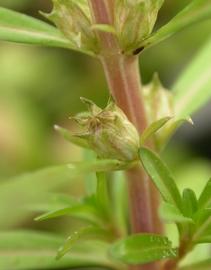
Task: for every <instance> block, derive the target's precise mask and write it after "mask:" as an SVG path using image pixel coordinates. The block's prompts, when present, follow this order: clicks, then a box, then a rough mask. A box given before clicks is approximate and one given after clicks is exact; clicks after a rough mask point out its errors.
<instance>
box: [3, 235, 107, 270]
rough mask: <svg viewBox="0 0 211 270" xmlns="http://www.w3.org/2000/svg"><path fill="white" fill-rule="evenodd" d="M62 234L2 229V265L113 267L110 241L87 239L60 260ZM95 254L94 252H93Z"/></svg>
mask: <svg viewBox="0 0 211 270" xmlns="http://www.w3.org/2000/svg"><path fill="white" fill-rule="evenodd" d="M63 242H64V239H63V238H62V237H59V236H56V235H52V234H48V233H41V232H34V231H3V232H0V258H1V259H0V269H2V270H3V269H4V270H6V269H9V270H26V269H27V270H34V269H36V270H38V269H49V270H50V269H63V268H68V269H69V268H76V267H88V266H90V267H92V266H93V267H94V266H102V267H103V266H104V267H112V263H111V262H110V261H108V259H107V256H106V251H107V248H108V245H107V244H106V243H99V242H95V243H91V242H89V243H88V242H86V243H83V245H80V244H78V245H76V246H75V247H74V249H73V250H72V253H71V254H70V255H69V254H67V256H66V257H65V258H63V260H60V261H56V260H55V256H56V253H57V249H58V247H59V246H60V245H62V243H63ZM93 254H94V256H93Z"/></svg>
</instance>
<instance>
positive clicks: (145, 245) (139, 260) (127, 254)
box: [110, 234, 177, 264]
mask: <svg viewBox="0 0 211 270" xmlns="http://www.w3.org/2000/svg"><path fill="white" fill-rule="evenodd" d="M110 254H111V256H112V257H113V258H115V259H117V260H119V261H121V262H123V263H126V264H145V263H149V262H153V261H156V260H161V259H167V258H175V257H176V256H177V250H176V249H174V248H172V246H171V242H170V241H169V240H168V238H167V237H164V236H160V235H154V234H136V235H133V236H129V237H128V238H125V239H122V240H120V241H118V242H116V243H114V244H113V246H112V247H111V248H110Z"/></svg>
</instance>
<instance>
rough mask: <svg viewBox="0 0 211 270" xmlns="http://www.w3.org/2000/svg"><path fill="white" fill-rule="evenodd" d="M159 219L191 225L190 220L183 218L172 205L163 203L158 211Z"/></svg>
mask: <svg viewBox="0 0 211 270" xmlns="http://www.w3.org/2000/svg"><path fill="white" fill-rule="evenodd" d="M159 214H160V217H161V218H162V219H163V220H165V221H167V222H175V223H193V220H192V219H191V218H188V217H185V216H184V215H183V214H182V213H181V212H180V211H179V210H178V208H176V207H175V206H174V205H172V204H170V203H166V202H163V203H162V204H161V206H160V209H159Z"/></svg>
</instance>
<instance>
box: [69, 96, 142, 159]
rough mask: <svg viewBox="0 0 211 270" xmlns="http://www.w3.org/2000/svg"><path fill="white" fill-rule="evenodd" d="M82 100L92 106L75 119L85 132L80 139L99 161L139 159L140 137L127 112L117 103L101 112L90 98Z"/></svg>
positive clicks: (110, 104)
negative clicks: (86, 143) (100, 159)
mask: <svg viewBox="0 0 211 270" xmlns="http://www.w3.org/2000/svg"><path fill="white" fill-rule="evenodd" d="M82 101H83V102H84V103H86V104H87V105H88V108H89V113H85V114H84V113H83V114H79V115H77V116H76V117H74V118H73V119H74V120H75V121H77V123H79V124H80V125H81V126H83V128H84V129H85V131H84V132H83V133H81V134H80V135H77V137H78V136H80V138H83V139H84V140H85V141H86V142H88V145H89V146H90V148H91V149H93V150H94V151H95V152H96V153H97V155H98V157H99V158H109V159H110V158H113V159H118V160H121V161H133V160H136V159H138V149H139V146H140V139H139V134H138V132H137V130H136V128H135V127H134V126H133V124H132V123H131V122H130V121H129V120H128V119H127V117H126V115H125V114H124V113H123V111H122V110H121V109H120V108H118V107H117V106H116V105H115V104H114V103H113V102H111V103H109V104H108V105H107V107H106V108H105V109H101V108H99V107H98V106H96V105H95V104H94V103H93V102H92V101H89V100H87V99H82Z"/></svg>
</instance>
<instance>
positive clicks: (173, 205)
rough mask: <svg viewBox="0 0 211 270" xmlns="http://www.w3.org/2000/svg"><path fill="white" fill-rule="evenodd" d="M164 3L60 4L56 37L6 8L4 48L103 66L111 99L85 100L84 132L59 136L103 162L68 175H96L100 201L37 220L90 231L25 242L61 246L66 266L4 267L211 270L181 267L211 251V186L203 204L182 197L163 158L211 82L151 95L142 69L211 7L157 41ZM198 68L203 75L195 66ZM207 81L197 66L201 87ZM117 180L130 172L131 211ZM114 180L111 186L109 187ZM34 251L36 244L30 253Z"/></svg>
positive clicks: (27, 264) (189, 15)
mask: <svg viewBox="0 0 211 270" xmlns="http://www.w3.org/2000/svg"><path fill="white" fill-rule="evenodd" d="M163 3H164V0H53V11H52V12H51V13H50V14H43V15H44V16H45V17H47V18H48V19H49V20H50V21H51V22H53V23H54V24H55V26H56V27H53V26H50V25H48V24H47V23H44V22H41V21H38V20H36V19H33V18H30V17H27V16H25V15H21V14H19V13H16V12H14V11H10V10H7V9H4V8H0V39H2V40H5V41H14V42H22V43H30V44H39V45H47V46H56V47H63V48H67V49H72V50H76V51H79V52H81V53H86V54H88V55H90V56H91V57H96V58H97V59H99V61H100V62H101V63H102V67H103V69H104V72H105V77H106V80H107V82H108V87H109V91H110V95H111V97H112V98H111V101H109V103H108V104H107V106H105V108H104V109H101V108H99V107H98V106H97V105H95V104H94V103H93V102H92V101H89V100H87V99H85V98H82V101H83V102H84V103H85V105H86V106H87V108H88V111H87V112H83V113H80V114H79V115H76V116H75V117H73V120H74V121H76V122H77V123H78V125H79V126H80V128H81V132H79V133H77V134H73V133H71V131H68V130H66V129H64V128H62V127H59V126H56V130H58V131H59V132H60V133H61V134H62V135H63V136H64V137H65V138H66V139H68V140H69V141H70V142H72V143H74V144H76V145H79V146H80V147H82V148H86V149H90V150H91V151H94V152H95V153H96V159H95V160H92V161H82V162H81V163H76V164H69V165H68V167H66V170H67V172H66V173H67V174H68V175H69V177H70V178H73V177H77V176H81V175H85V174H86V173H90V172H91V173H94V174H96V183H95V184H96V185H95V192H94V193H92V194H90V193H87V194H85V196H84V198H82V199H80V200H77V199H75V198H66V199H65V200H64V198H63V200H62V199H61V204H60V205H62V206H63V207H62V208H61V209H55V210H51V211H50V212H48V213H44V214H43V215H42V216H40V217H38V218H37V219H36V220H44V219H48V218H54V217H59V216H62V215H68V216H74V217H77V218H79V219H82V220H85V221H86V222H85V223H84V224H85V225H84V227H83V228H82V229H81V228H80V229H79V230H78V231H76V232H75V233H74V234H72V235H71V236H70V237H69V238H68V239H67V240H66V241H65V242H64V243H63V244H62V243H61V240H60V238H59V237H58V238H50V236H44V235H42V236H40V235H39V234H37V235H36V234H33V235H31V234H30V233H26V234H25V235H21V237H26V239H28V242H27V243H29V242H30V243H32V242H33V239H40V248H41V249H43V250H47V251H48V250H49V249H50V250H52V249H53V248H55V247H59V246H60V245H61V247H60V248H59V249H58V254H57V259H60V260H59V261H56V260H54V258H53V255H51V256H49V253H48V252H47V253H46V258H45V259H46V260H43V261H42V260H39V259H38V260H36V259H35V258H34V257H33V255H31V257H30V258H25V257H24V256H22V257H21V256H19V258H18V260H17V263H16V264H15V260H16V259H17V258H16V257H15V255H11V256H10V257H9V260H7V258H6V259H5V258H4V259H3V266H4V270H12V269H59V268H61V269H64V268H65V269H70V268H74V267H78V266H79V267H84V266H85V267H89V266H91V267H94V266H99V267H106V268H108V269H131V270H132V269H134V270H135V269H136V270H139V269H140V270H176V269H184V270H185V269H187V270H188V269H198V270H205V269H210V267H211V264H210V261H204V262H200V263H198V264H197V265H193V266H180V262H181V261H182V259H183V258H184V257H185V256H186V254H187V253H189V252H190V251H192V250H193V249H194V247H195V245H197V244H201V243H210V241H211V217H210V213H211V212H210V207H211V199H210V198H211V183H210V181H209V182H208V183H207V185H206V186H205V188H204V189H203V191H202V193H201V195H200V197H199V198H197V197H196V195H195V193H194V192H193V191H192V190H191V189H185V190H184V191H183V193H182V194H181V193H180V191H179V190H178V187H177V185H176V182H175V179H174V177H173V176H172V174H171V173H170V171H169V169H168V168H167V166H166V165H165V164H164V163H163V161H162V160H161V159H160V157H159V153H160V151H161V149H162V148H163V147H165V144H166V143H167V141H168V140H169V138H170V137H171V135H172V134H173V133H174V131H175V130H176V129H177V127H178V126H180V124H181V123H183V122H184V121H188V122H191V120H190V117H189V116H190V115H191V114H192V113H193V112H195V111H196V110H197V109H199V108H200V107H201V106H202V105H203V104H204V103H205V102H206V100H207V99H208V98H209V94H208V92H209V90H208V89H207V87H206V86H207V84H208V82H210V76H201V78H198V79H199V81H198V84H197V85H196V86H195V87H193V88H188V87H187V86H188V84H187V79H181V82H180V81H179V83H178V86H176V87H175V89H174V91H173V92H172V94H170V92H169V91H168V90H166V89H165V88H164V87H163V85H162V83H161V82H160V80H159V78H158V75H155V76H154V78H153V80H152V82H151V83H149V84H148V85H142V83H141V77H140V71H139V64H138V61H139V55H140V54H141V52H142V51H143V50H145V49H147V48H148V47H151V46H153V45H155V44H156V43H158V42H160V41H162V40H164V39H166V38H168V37H169V36H171V35H172V34H174V33H176V32H178V31H179V30H181V29H183V28H184V27H186V26H188V25H190V24H193V23H197V22H198V21H201V20H205V19H208V18H211V2H210V0H192V1H190V3H189V5H187V6H186V7H185V9H184V10H182V11H181V12H180V13H178V14H177V15H176V16H175V17H174V18H172V19H171V20H170V21H169V22H168V23H167V24H166V25H164V26H162V27H160V28H158V29H157V30H156V31H153V29H154V26H155V23H156V20H157V16H158V12H159V10H160V8H161V7H162V5H163ZM205 52H206V53H207V54H209V55H210V54H211V53H210V52H211V46H210V43H209V44H208V46H207V47H205V49H204V52H203V54H202V56H204V54H205ZM193 65H195V66H196V65H197V59H196V62H194V64H193ZM200 68H201V69H202V71H200ZM195 69H196V68H194V70H195ZM201 72H203V67H201V66H200V67H198V71H197V75H198V77H199V76H200V74H201ZM187 77H188V75H187ZM189 77H190V76H189ZM183 81H184V83H183ZM192 89H193V92H191V91H192ZM199 93H200V94H199ZM199 96H200V98H198V97H199ZM118 170H123V171H124V175H125V177H126V180H127V187H126V190H127V194H128V202H127V200H126V198H124V197H123V195H122V194H124V193H123V190H124V187H123V184H122V183H123V178H124V177H123V175H122V182H121V181H118V180H117V174H116V173H114V172H115V171H118ZM111 175H113V179H112V181H109V184H108V179H109V178H111ZM160 195H161V198H160ZM160 201H161V203H160ZM127 206H128V207H127ZM165 221H167V222H171V223H175V224H176V226H177V228H178V232H179V244H178V246H176V247H173V246H172V243H171V242H170V241H169V240H168V238H167V237H165V232H164V228H163V224H164V222H165ZM19 237H20V235H19ZM31 239H32V240H31ZM31 241H32V242H31ZM37 241H38V240H37ZM36 243H37V242H36ZM11 245H13V244H12V241H11ZM20 245H21V243H20ZM35 246H36V245H35ZM0 247H1V245H0ZM24 247H25V246H24ZM33 247H34V246H33V244H31V246H29V247H28V248H29V249H30V248H32V250H33ZM36 247H37V246H36ZM7 248H8V246H7ZM20 248H21V246H20ZM64 255H65V256H64ZM63 256H64V258H62V257H63ZM35 257H36V255H35ZM0 265H1V263H0Z"/></svg>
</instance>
